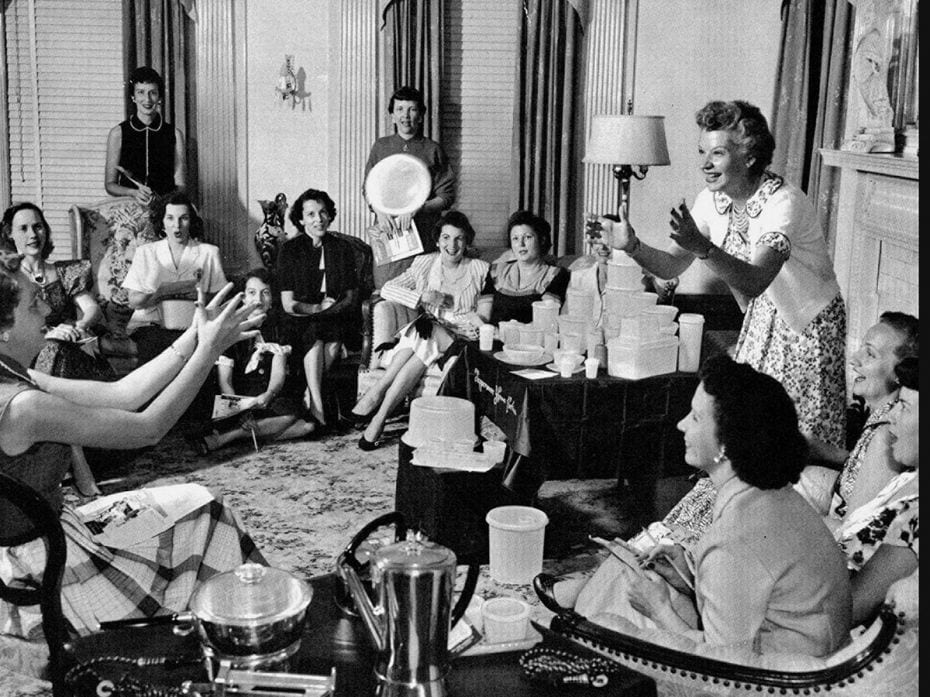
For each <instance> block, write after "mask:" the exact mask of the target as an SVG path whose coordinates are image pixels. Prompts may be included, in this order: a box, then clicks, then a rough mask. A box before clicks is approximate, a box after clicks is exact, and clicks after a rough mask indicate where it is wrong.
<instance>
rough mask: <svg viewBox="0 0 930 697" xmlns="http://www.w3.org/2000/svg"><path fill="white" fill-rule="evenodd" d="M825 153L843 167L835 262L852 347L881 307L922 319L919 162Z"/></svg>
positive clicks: (826, 159)
mask: <svg viewBox="0 0 930 697" xmlns="http://www.w3.org/2000/svg"><path fill="white" fill-rule="evenodd" d="M820 154H821V156H822V157H823V161H824V163H825V164H827V165H828V166H831V167H838V168H840V169H841V171H842V175H841V177H840V193H839V199H838V201H837V208H838V210H837V218H836V219H837V225H836V229H837V235H836V245H835V253H834V259H833V265H834V268H835V269H836V276H837V280H838V281H839V283H840V289H841V290H842V292H843V297H844V298H845V299H846V307H847V315H848V320H849V322H848V333H847V336H848V340H847V350H848V351H849V352H852V351H854V350H855V349H856V348H857V346H858V343H857V342H858V341H859V340H860V339H861V338H862V336H863V335H864V334H865V331H866V329H868V328H869V327H870V326H871V325H872V324H874V323H875V322H876V321H877V320H878V316H879V315H880V314H881V313H882V312H885V311H886V310H898V311H901V312H908V313H910V314H912V315H915V316H918V317H919V316H920V306H919V299H918V285H919V269H920V244H919V230H918V226H919V220H918V218H919V208H920V205H919V204H920V196H919V179H920V169H919V167H920V165H919V160H918V159H917V158H912V157H901V156H896V155H876V154H874V153H873V154H863V153H857V152H845V151H840V150H826V149H824V150H821V151H820Z"/></svg>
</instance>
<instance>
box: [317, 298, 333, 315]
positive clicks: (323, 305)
mask: <svg viewBox="0 0 930 697" xmlns="http://www.w3.org/2000/svg"><path fill="white" fill-rule="evenodd" d="M335 304H336V299H335V298H331V297H329V296H328V295H327V296H326V297H325V298H323V302H321V303H320V309H319V312H322V311H323V310H326V309H328V308H330V307H332V306H333V305H335Z"/></svg>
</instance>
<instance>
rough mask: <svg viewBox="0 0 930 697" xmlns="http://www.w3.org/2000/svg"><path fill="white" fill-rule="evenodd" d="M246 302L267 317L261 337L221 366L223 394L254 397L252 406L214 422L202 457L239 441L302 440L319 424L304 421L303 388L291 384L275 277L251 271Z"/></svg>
mask: <svg viewBox="0 0 930 697" xmlns="http://www.w3.org/2000/svg"><path fill="white" fill-rule="evenodd" d="M243 292H244V293H245V300H246V302H253V303H257V307H256V308H255V314H256V315H259V314H264V315H265V319H264V321H263V322H262V323H261V324H260V325H259V329H260V331H261V333H260V334H259V335H258V336H254V337H251V338H248V339H243V340H242V341H240V342H239V343H237V344H233V345H232V346H230V347H229V348H228V349H227V350H226V351H225V353H224V354H223V355H222V356H220V358H219V360H218V361H217V366H218V367H217V378H218V381H219V389H220V393H222V394H234V395H239V396H245V397H254V398H255V401H254V402H253V405H252V407H251V408H250V409H249V410H248V411H246V412H245V413H244V414H237V415H235V416H231V417H229V418H227V419H223V420H221V421H219V422H215V423H214V429H213V431H212V432H210V433H208V434H207V435H205V436H204V437H203V438H202V439H201V440H200V441H199V442H198V443H197V444H196V445H197V447H198V450H199V451H200V452H201V453H206V452H208V451H210V450H215V449H216V448H221V447H223V446H224V445H227V444H229V443H231V442H233V441H234V440H238V439H240V438H249V439H251V438H252V437H253V435H254V437H255V438H262V439H263V440H273V439H282V440H283V439H286V438H302V437H303V436H306V435H309V434H311V433H313V431H314V428H315V425H314V424H313V422H312V421H306V420H304V419H303V418H302V416H301V412H302V411H303V409H302V406H301V403H300V389H301V388H300V387H299V386H298V387H297V389H296V390H295V389H292V388H291V387H290V386H289V385H288V384H287V380H288V376H287V357H288V355H290V353H291V347H290V346H286V345H282V344H280V343H278V342H279V338H280V336H279V324H278V314H277V313H276V312H274V309H273V308H272V291H271V274H270V273H269V272H268V271H267V270H265V269H253V270H252V271H249V273H248V274H246V277H245V280H244V288H243Z"/></svg>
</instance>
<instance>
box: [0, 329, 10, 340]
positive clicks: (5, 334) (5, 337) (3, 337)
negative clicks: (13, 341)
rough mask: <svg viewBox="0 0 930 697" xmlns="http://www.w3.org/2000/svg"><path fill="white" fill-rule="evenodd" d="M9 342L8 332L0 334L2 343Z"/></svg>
mask: <svg viewBox="0 0 930 697" xmlns="http://www.w3.org/2000/svg"><path fill="white" fill-rule="evenodd" d="M9 340H10V332H8V331H4V332H0V341H2V342H3V343H6V342H8V341H9Z"/></svg>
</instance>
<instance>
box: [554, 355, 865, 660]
mask: <svg viewBox="0 0 930 697" xmlns="http://www.w3.org/2000/svg"><path fill="white" fill-rule="evenodd" d="M678 428H679V430H680V431H682V433H683V434H684V441H685V461H686V462H687V463H688V464H689V465H691V466H692V467H695V468H696V469H700V470H703V471H705V472H707V474H708V476H709V478H710V480H711V482H712V483H713V485H714V487H715V489H716V493H717V498H716V503H715V505H714V513H713V522H712V523H711V526H710V528H708V530H707V532H706V533H705V534H704V536H703V537H702V538H701V540H700V541H699V542H698V544H697V545H696V546H695V547H694V548H693V550H692V551H691V552H690V553H689V552H685V550H684V549H683V548H681V547H679V546H677V545H657V546H655V547H653V548H652V549H651V550H648V551H647V552H646V553H645V554H639V553H637V552H636V551H635V550H631V549H629V548H626V547H625V545H623V544H622V543H615V544H610V545H609V546H610V547H611V548H612V551H616V554H613V555H612V556H611V557H609V558H608V559H607V560H606V561H605V562H604V563H603V564H602V565H601V567H600V568H599V569H598V571H597V572H596V573H595V574H594V576H592V577H591V579H590V580H588V581H587V582H586V583H585V584H584V586H583V587H581V588H580V591H579V589H578V587H577V586H576V587H575V588H574V589H572V588H570V587H569V586H568V584H565V586H563V584H562V583H557V582H555V580H554V579H552V578H551V577H545V576H543V577H542V578H537V581H536V585H537V588H538V589H539V590H540V591H541V593H540V595H541V597H543V600H544V602H548V603H550V604H551V602H552V601H553V600H555V601H557V602H558V603H559V604H561V605H573V606H574V609H575V610H576V611H577V612H578V613H580V614H581V615H583V616H585V617H587V618H589V619H591V620H592V621H594V622H597V623H599V624H603V625H604V626H607V627H609V628H611V629H616V630H618V631H621V632H629V631H631V630H632V631H634V632H635V631H636V629H637V628H638V629H651V630H654V629H659V630H666V631H670V632H673V633H675V634H677V635H679V636H683V637H685V638H687V639H691V640H692V641H695V642H697V643H707V644H714V645H724V646H729V647H732V648H734V649H737V650H742V651H745V652H747V654H750V653H752V654H759V653H761V654H765V653H775V652H787V653H798V654H805V655H809V656H825V655H828V654H830V653H832V652H833V651H835V650H836V649H838V648H840V647H841V646H843V644H844V643H846V642H847V641H848V638H849V634H848V632H849V628H850V622H851V619H850V617H851V609H852V601H851V595H850V583H849V577H848V574H847V573H846V568H845V562H844V559H843V555H842V554H841V552H840V550H839V549H838V548H837V546H836V544H835V542H834V541H833V538H832V536H831V535H830V532H829V530H827V528H826V526H825V525H824V524H823V523H822V521H821V519H820V517H819V516H818V515H817V513H816V512H815V511H814V510H813V509H812V508H811V507H810V506H809V505H808V504H807V502H806V501H805V500H804V499H803V498H802V497H801V496H800V495H799V494H798V493H797V492H795V491H794V489H793V488H792V487H790V486H788V485H789V484H790V483H792V482H794V481H797V479H798V476H799V474H800V472H801V469H802V468H803V467H804V464H805V458H806V454H807V446H806V443H805V440H804V437H803V436H802V435H801V433H800V431H799V430H798V418H797V413H796V411H795V408H794V405H793V403H792V401H791V399H790V397H789V396H788V394H787V393H786V392H785V390H784V388H783V387H782V386H781V384H780V383H778V381H776V380H775V379H774V378H772V377H769V376H767V375H764V374H762V373H760V372H758V371H756V370H754V369H753V368H751V367H749V366H748V365H745V364H740V363H736V362H734V361H733V360H732V359H731V358H729V357H727V356H724V355H721V356H715V357H713V358H711V359H708V360H707V361H706V362H705V364H704V365H703V366H702V369H701V382H700V384H699V385H698V388H697V390H696V392H695V394H694V398H693V399H692V400H691V411H690V413H689V414H688V415H687V416H686V417H685V418H684V419H682V421H681V422H680V423H679V424H678ZM613 548H616V549H615V550H614V549H613ZM572 595H574V596H575V597H574V598H571V596H572Z"/></svg>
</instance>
